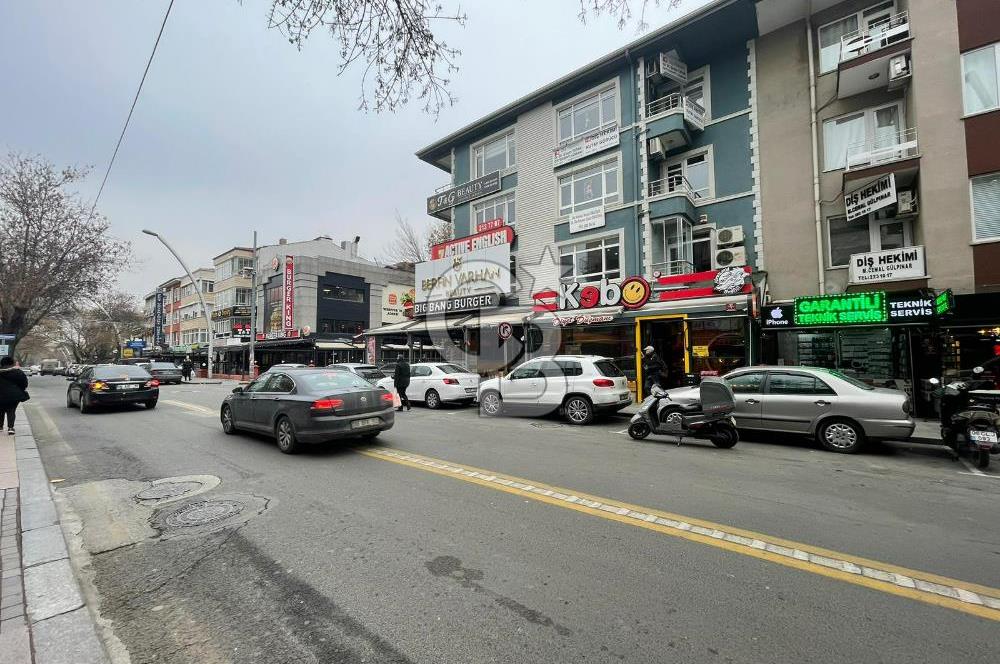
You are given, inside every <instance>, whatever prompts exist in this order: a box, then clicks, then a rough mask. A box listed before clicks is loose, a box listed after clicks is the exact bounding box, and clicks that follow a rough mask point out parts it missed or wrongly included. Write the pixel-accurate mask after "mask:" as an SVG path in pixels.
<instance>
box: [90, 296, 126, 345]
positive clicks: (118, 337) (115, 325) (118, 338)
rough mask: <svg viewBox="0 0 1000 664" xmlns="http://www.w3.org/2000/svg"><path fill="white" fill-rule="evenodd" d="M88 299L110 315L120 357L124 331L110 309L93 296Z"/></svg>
mask: <svg viewBox="0 0 1000 664" xmlns="http://www.w3.org/2000/svg"><path fill="white" fill-rule="evenodd" d="M87 299H88V300H90V301H91V302H93V303H94V304H95V305H96V306H97V308H98V309H100V310H101V313H103V314H104V315H105V316H107V317H108V322H109V323H111V327H113V328H114V330H115V340H116V341H117V342H118V356H119V358H120V357H121V353H122V333H121V330H120V329H119V328H118V321H116V320H115V319H114V317H112V315H111V314H110V313H109V312H108V310H107V309H105V308H104V305H103V304H101V303H100V302H98V301H97V300H96V299H95V298H92V297H91V298H87Z"/></svg>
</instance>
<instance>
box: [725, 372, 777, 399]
mask: <svg viewBox="0 0 1000 664" xmlns="http://www.w3.org/2000/svg"><path fill="white" fill-rule="evenodd" d="M725 380H726V382H727V383H729V387H730V389H732V391H733V394H760V386H761V384H762V383H763V382H764V374H763V373H761V372H759V371H754V372H752V373H744V374H740V375H738V376H731V377H727V378H726V379H725ZM772 380H773V378H772Z"/></svg>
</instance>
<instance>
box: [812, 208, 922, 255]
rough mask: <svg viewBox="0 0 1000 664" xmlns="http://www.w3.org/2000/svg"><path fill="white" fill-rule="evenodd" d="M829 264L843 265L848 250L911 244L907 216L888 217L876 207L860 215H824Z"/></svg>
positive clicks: (859, 252)
mask: <svg viewBox="0 0 1000 664" xmlns="http://www.w3.org/2000/svg"><path fill="white" fill-rule="evenodd" d="M827 232H828V233H829V240H828V247H829V250H830V253H829V261H830V267H831V268H834V267H847V265H848V264H849V263H850V262H851V254H863V253H867V252H869V251H883V250H886V249H900V248H902V247H908V246H910V245H911V244H913V238H912V232H911V227H910V220H909V219H907V218H900V217H890V216H888V215H887V214H886V211H885V210H879V211H878V212H875V213H874V214H870V215H868V216H866V217H863V218H861V219H855V220H853V221H847V217H839V216H838V217H830V218H829V219H827Z"/></svg>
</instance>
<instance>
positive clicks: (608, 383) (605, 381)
mask: <svg viewBox="0 0 1000 664" xmlns="http://www.w3.org/2000/svg"><path fill="white" fill-rule="evenodd" d="M594 385H596V386H597V387H614V386H615V381H613V380H611V379H610V378H595V379H594Z"/></svg>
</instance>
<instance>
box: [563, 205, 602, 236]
mask: <svg viewBox="0 0 1000 664" xmlns="http://www.w3.org/2000/svg"><path fill="white" fill-rule="evenodd" d="M603 226H604V206H603V205H601V206H598V207H595V208H590V209H589V210H580V211H579V212H574V213H572V214H571V215H569V232H570V233H579V232H581V231H590V230H593V229H595V228H601V227H603Z"/></svg>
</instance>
